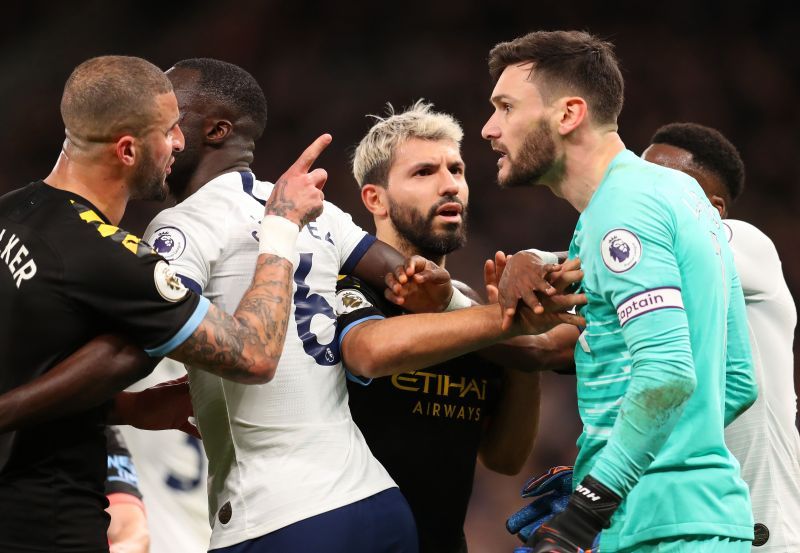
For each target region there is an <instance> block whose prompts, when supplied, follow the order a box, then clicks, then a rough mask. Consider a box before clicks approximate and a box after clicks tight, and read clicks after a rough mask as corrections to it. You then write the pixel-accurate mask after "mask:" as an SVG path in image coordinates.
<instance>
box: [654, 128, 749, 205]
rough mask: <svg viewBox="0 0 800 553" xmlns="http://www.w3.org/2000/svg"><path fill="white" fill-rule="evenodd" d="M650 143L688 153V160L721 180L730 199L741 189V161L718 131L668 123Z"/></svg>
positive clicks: (742, 177) (738, 193)
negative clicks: (672, 147)
mask: <svg viewBox="0 0 800 553" xmlns="http://www.w3.org/2000/svg"><path fill="white" fill-rule="evenodd" d="M650 143H651V144H668V145H670V146H675V147H676V148H681V149H683V150H686V151H687V152H689V153H690V154H692V161H693V162H694V163H696V164H697V165H699V166H701V167H703V168H705V169H708V170H709V171H713V172H714V173H715V174H716V175H717V176H718V177H719V178H720V180H722V183H723V184H724V185H725V188H726V189H727V191H728V194H729V195H730V197H731V201H735V200H736V198H738V197H739V196H740V195H741V194H742V190H744V162H743V161H742V156H740V155H739V150H737V149H736V146H734V145H733V144H731V142H730V140H728V139H727V138H725V136H723V134H722V133H721V132H719V131H718V130H716V129H712V128H711V127H706V126H703V125H698V124H697V123H670V124H668V125H664V126H663V127H661V128H660V129H658V130H657V131H656V133H655V134H654V135H653V138H651V139H650Z"/></svg>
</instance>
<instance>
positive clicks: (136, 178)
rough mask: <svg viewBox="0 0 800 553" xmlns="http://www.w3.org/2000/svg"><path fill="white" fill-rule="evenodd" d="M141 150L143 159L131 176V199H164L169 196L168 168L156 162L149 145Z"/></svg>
mask: <svg viewBox="0 0 800 553" xmlns="http://www.w3.org/2000/svg"><path fill="white" fill-rule="evenodd" d="M141 150H142V161H141V163H140V164H139V166H138V167H137V168H136V169H135V170H134V172H133V175H132V177H131V179H132V180H131V199H134V200H156V201H163V200H165V199H166V197H167V185H166V182H165V181H166V178H167V174H166V170H165V169H164V168H163V167H159V166H158V165H157V164H156V162H155V159H154V156H153V152H152V150H151V149H150V148H149V147H148V146H146V145H143V146H142V148H141Z"/></svg>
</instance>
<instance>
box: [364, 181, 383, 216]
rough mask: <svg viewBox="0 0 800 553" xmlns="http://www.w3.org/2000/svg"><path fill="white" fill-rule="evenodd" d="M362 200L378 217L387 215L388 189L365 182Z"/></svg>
mask: <svg viewBox="0 0 800 553" xmlns="http://www.w3.org/2000/svg"><path fill="white" fill-rule="evenodd" d="M361 201H362V202H364V206H366V208H367V209H368V210H369V212H370V213H372V214H373V215H375V216H376V217H386V216H387V215H388V213H389V212H388V210H387V209H386V189H385V188H384V187H383V186H378V185H377V184H365V185H364V186H362V187H361Z"/></svg>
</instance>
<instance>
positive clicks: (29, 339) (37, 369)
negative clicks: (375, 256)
mask: <svg viewBox="0 0 800 553" xmlns="http://www.w3.org/2000/svg"><path fill="white" fill-rule="evenodd" d="M61 113H62V117H63V119H64V124H65V127H66V140H65V141H64V145H63V148H62V152H61V154H60V156H59V158H58V160H57V162H56V165H55V167H54V168H53V170H52V172H51V173H50V174H49V175H48V176H47V177H46V178H45V179H44V180H40V181H37V182H34V183H31V184H29V185H28V186H25V187H23V188H21V189H19V190H16V191H14V192H11V193H9V194H6V195H4V196H3V197H2V198H0V259H2V264H3V265H5V266H6V269H7V270H4V271H3V272H2V273H3V275H4V276H3V277H0V367H2V384H0V391H7V390H10V389H12V388H15V387H17V386H21V385H26V384H30V383H32V382H33V380H34V379H35V377H37V376H39V375H43V373H47V372H48V371H49V369H51V368H52V367H53V366H54V365H56V363H58V362H59V361H61V360H62V359H64V358H65V357H67V356H68V355H70V354H71V353H73V352H75V355H76V356H77V357H78V363H77V364H73V365H71V366H72V367H73V368H75V367H77V368H81V362H86V363H87V364H85V366H84V368H85V369H86V370H83V371H80V370H77V371H75V372H74V373H72V374H71V375H68V376H69V377H68V378H67V377H65V378H64V379H62V380H61V381H60V382H59V383H58V384H59V386H61V388H60V389H61V390H62V391H63V390H65V389H66V390H68V391H72V392H74V391H75V390H76V388H77V390H78V392H79V393H82V392H83V391H82V389H81V386H77V387H76V386H74V384H75V382H83V383H86V385H87V386H86V387H87V388H91V389H101V388H103V386H98V385H97V384H96V383H95V382H93V381H92V380H87V379H86V377H87V376H88V375H92V376H95V375H97V380H99V381H105V380H106V377H105V376H104V375H103V373H102V370H103V369H106V368H108V367H109V366H114V371H115V370H116V361H115V360H114V359H113V358H112V357H111V356H108V357H105V358H103V357H99V356H98V355H97V353H98V351H102V352H107V351H112V352H114V351H117V352H118V353H121V354H123V355H122V356H123V357H125V358H126V359H130V360H132V366H134V368H136V367H137V366H140V365H141V364H143V365H144V366H145V368H146V369H148V370H149V367H151V366H152V365H150V364H149V362H145V363H142V361H141V357H139V358H137V357H136V356H135V355H134V356H129V355H128V354H129V352H128V350H127V347H128V346H127V345H125V344H126V343H125V342H124V341H123V342H122V343H120V342H119V341H113V340H112V341H109V340H107V339H104V338H100V339H98V340H99V342H98V344H99V346H98V347H99V349H98V348H94V349H93V348H92V347H88V349H87V347H84V348H81V349H80V350H78V348H79V347H80V346H81V345H82V344H84V343H86V342H87V341H89V340H91V339H92V338H94V337H96V336H98V335H100V333H101V331H102V332H112V333H118V334H120V335H124V336H126V337H128V340H130V343H132V344H133V345H134V346H136V347H138V349H139V351H140V352H141V350H145V351H146V352H147V353H148V354H149V355H150V356H154V357H159V356H163V355H170V356H172V357H174V358H177V359H180V360H182V361H190V360H191V361H193V362H195V363H196V364H197V366H198V367H202V368H203V369H204V370H208V371H214V373H215V374H218V375H221V376H223V377H225V378H232V379H235V380H238V381H240V382H246V383H253V384H255V383H264V382H267V381H269V380H270V379H271V378H272V376H273V374H274V371H275V367H276V365H277V360H278V358H279V357H280V353H281V350H282V346H283V340H284V337H285V332H286V325H287V320H288V314H289V305H290V303H291V295H290V294H291V286H290V282H291V267H292V263H291V262H290V261H288V260H287V259H286V256H290V257H291V254H292V252H293V250H294V246H295V240H296V236H297V234H298V233H299V230H300V227H301V226H303V225H305V224H306V223H307V222H308V221H310V220H313V219H314V218H315V217H316V216H317V215H318V214H319V212H320V211H321V209H322V192H321V190H320V187H321V186H322V184H323V183H324V181H325V178H326V175H325V174H324V171H322V170H317V171H316V172H311V173H309V172H308V169H309V168H310V165H311V164H312V163H313V160H314V159H315V158H316V156H317V155H318V154H319V153H320V152H321V151H322V150H323V149H324V147H325V145H326V144H327V143H328V142H329V141H330V137H329V136H323V137H320V138H319V139H318V140H317V141H316V142H315V143H314V144H313V145H312V146H311V147H310V148H309V150H307V151H306V152H305V153H304V156H303V157H302V158H301V159H300V160H299V161H298V163H297V164H296V165H295V166H293V167H292V168H291V169H290V170H289V171H287V173H285V174H284V176H283V177H282V178H281V179H279V183H280V184H279V186H277V187H276V194H275V195H274V196H272V197H271V198H270V200H269V201H268V202H267V205H266V209H265V212H266V214H267V216H266V217H265V222H264V225H263V228H264V229H265V231H266V232H267V233H270V234H271V233H273V232H275V233H276V234H279V235H280V236H282V237H283V238H282V239H281V238H278V237H277V236H276V238H275V240H274V241H272V242H271V243H270V244H269V245H268V244H266V243H265V244H264V245H263V247H262V249H261V250H260V251H256V252H254V254H253V256H252V257H251V258H250V259H249V260H248V261H247V262H248V263H249V264H250V265H251V267H252V266H253V265H256V270H255V274H254V275H253V274H252V271H251V275H250V276H251V280H252V285H251V286H250V287H249V289H248V290H247V292H246V293H245V294H244V295H243V299H242V303H241V305H240V306H239V308H237V309H236V311H235V317H234V316H231V315H228V314H226V313H225V312H223V311H222V310H221V309H218V308H217V307H215V306H212V305H210V303H209V302H208V300H207V299H205V298H202V297H201V296H199V295H197V294H195V293H193V292H190V291H189V290H187V289H186V288H185V287H184V286H183V285H182V284H181V282H180V280H179V279H178V278H177V277H176V276H175V274H174V272H173V271H172V270H171V269H170V267H169V265H168V264H167V262H166V261H164V260H163V259H162V258H161V257H160V256H159V255H157V254H156V252H155V251H154V250H152V249H151V248H150V247H149V246H148V245H147V244H145V243H143V242H141V241H140V240H139V239H138V238H137V237H135V236H132V235H130V234H128V233H127V232H125V231H123V230H121V229H119V228H118V227H117V226H116V225H117V224H118V222H119V220H120V218H121V217H122V215H123V212H124V210H125V206H126V204H127V201H128V199H130V198H132V197H139V198H159V197H162V196H163V195H164V191H165V177H166V175H167V174H168V173H169V171H170V166H171V164H172V160H173V153H175V152H177V151H180V150H181V149H182V148H183V143H184V140H183V135H182V133H181V130H180V128H179V127H178V119H179V115H178V105H177V101H176V99H175V95H174V93H173V91H172V85H171V83H170V82H169V80H168V79H167V78H166V76H165V75H164V73H163V71H161V70H160V69H158V68H157V67H155V66H154V65H152V64H150V63H149V62H147V61H145V60H142V59H140V58H132V57H124V56H103V57H99V58H93V59H90V60H88V61H86V62H84V63H82V64H81V65H79V66H78V67H77V68H76V69H75V70H74V71H73V73H72V74H71V75H70V77H69V79H68V80H67V83H66V86H65V88H64V94H63V97H62V101H61ZM243 262H244V261H243ZM231 311H233V309H231ZM76 350H78V351H77V352H76ZM114 371H112V374H113V375H116V372H114ZM44 376H47V375H46V374H44ZM108 380H109V381H111V382H112V384H113V386H111V388H114V387H115V386H116V385H119V388H117V389H121V388H123V387H124V386H126V385H127V384H129V383H130V381H122V382H119V381H116V380H115V379H114V378H113V376H109V377H108ZM87 393H89V394H90V395H91V391H89V392H87ZM78 397H81V396H80V395H79V396H78ZM95 399H97V398H96V397H95ZM93 405H96V404H92V403H89V404H83V403H81V402H80V401H77V402H73V405H71V406H70V407H69V408H66V411H70V412H72V413H73V414H72V415H70V416H62V417H60V418H58V419H57V420H54V421H51V422H48V423H44V424H34V425H32V426H28V427H26V428H23V429H21V430H18V431H15V432H10V433H5V434H3V435H2V436H0V550H2V551H20V550H25V551H32V552H33V551H43V552H44V551H53V550H58V551H63V552H78V551H79V552H81V553H86V552H94V551H107V550H108V544H107V541H106V526H107V515H106V514H105V512H104V508H105V506H106V505H107V502H106V499H105V496H104V494H103V481H104V476H105V469H106V466H105V460H106V450H105V438H104V435H103V426H104V423H105V420H106V411H107V408H106V406H103V405H100V406H96V407H94V406H93Z"/></svg>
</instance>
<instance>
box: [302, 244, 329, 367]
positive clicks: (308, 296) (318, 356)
mask: <svg viewBox="0 0 800 553" xmlns="http://www.w3.org/2000/svg"><path fill="white" fill-rule="evenodd" d="M313 255H314V254H311V253H301V254H300V263H299V264H298V266H297V270H296V271H295V272H294V281H295V283H296V284H297V291H296V292H295V293H294V306H295V310H294V319H295V322H296V323H297V335H298V336H299V337H300V340H301V341H302V342H303V349H304V350H305V352H306V353H307V354H308V355H310V356H311V357H313V358H314V360H315V361H316V362H317V364H319V365H336V364H337V363H339V359H340V354H339V347H338V344H337V342H336V336H334V337H333V339H332V340H331V341H330V342H329V343H327V344H320V343H319V338H318V337H317V335H316V334H314V333H313V332H311V319H312V318H313V317H314V315H324V316H325V317H328V318H329V319H331V320H333V321H334V322H335V321H336V314H335V313H334V311H333V307H331V305H330V304H329V303H328V302H327V300H325V298H323V297H322V296H320V295H319V294H312V293H311V289H310V288H309V286H308V284H306V278H308V274H309V273H310V272H311V260H312V256H313Z"/></svg>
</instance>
